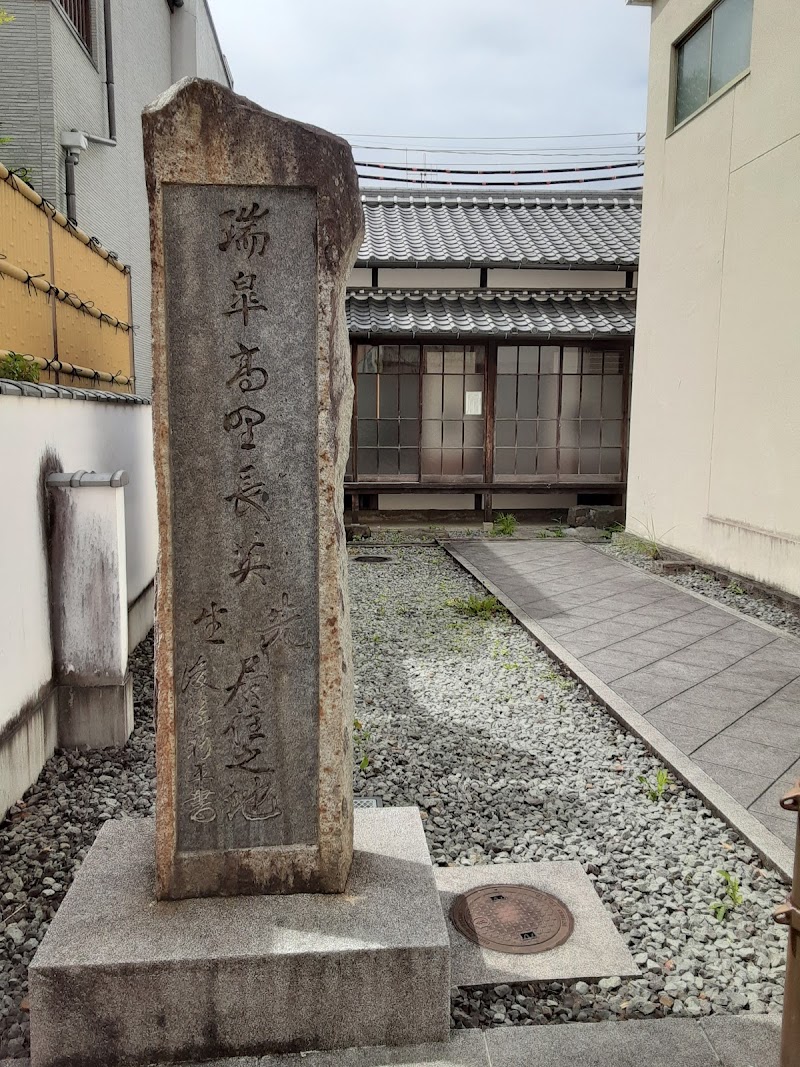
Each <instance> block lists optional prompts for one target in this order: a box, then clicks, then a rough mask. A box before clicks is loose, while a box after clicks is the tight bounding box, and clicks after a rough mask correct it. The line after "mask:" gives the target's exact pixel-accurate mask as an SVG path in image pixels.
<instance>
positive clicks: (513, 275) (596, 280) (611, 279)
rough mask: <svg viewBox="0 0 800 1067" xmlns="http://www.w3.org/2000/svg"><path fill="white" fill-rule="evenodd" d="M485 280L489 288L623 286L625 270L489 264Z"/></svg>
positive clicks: (610, 287) (595, 287) (590, 287)
mask: <svg viewBox="0 0 800 1067" xmlns="http://www.w3.org/2000/svg"><path fill="white" fill-rule="evenodd" d="M487 284H488V287H489V288H490V289H624V288H625V271H624V270H621V271H614V270H580V269H578V268H577V267H576V268H575V269H573V270H545V269H541V270H540V269H538V268H537V269H535V270H534V269H528V268H527V267H521V268H520V269H519V270H509V269H508V268H503V267H493V268H491V269H490V270H489V271H488V278H487Z"/></svg>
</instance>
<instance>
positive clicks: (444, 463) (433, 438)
mask: <svg viewBox="0 0 800 1067" xmlns="http://www.w3.org/2000/svg"><path fill="white" fill-rule="evenodd" d="M484 367H485V357H484V349H483V347H481V346H477V347H473V346H471V345H466V346H465V345H425V348H424V353H423V373H422V438H421V442H420V444H421V450H420V452H421V457H422V477H423V478H433V479H436V478H473V479H477V480H480V479H482V478H483V473H484V472H483V462H484V436H485V432H486V429H485V428H486V422H485V412H484V403H483V394H484Z"/></svg>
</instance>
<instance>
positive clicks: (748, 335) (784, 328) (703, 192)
mask: <svg viewBox="0 0 800 1067" xmlns="http://www.w3.org/2000/svg"><path fill="white" fill-rule="evenodd" d="M707 8H708V3H707V0H655V2H654V3H653V8H652V32H651V49H650V84H649V101H648V114H647V160H646V167H645V187H644V213H643V223H642V252H641V264H640V276H639V297H638V310H637V328H636V347H635V357H634V374H633V398H632V404H631V437H630V460H629V478H628V527H629V529H631V530H639V531H641V529H642V527H643V526H645V527H648V528H649V529H650V530H651V531H652V532H653V534H654V536H655V537H656V538H657V539H658V540H659V541H661V542H662V543H664V544H667V545H671V546H673V547H675V548H677V549H680V550H682V551H684V552H687V553H689V554H691V555H694V556H697V557H700V558H702V559H704V560H706V561H708V562H710V563H714V564H716V565H718V566H722V567H725V568H728V569H730V570H733V571H736V572H738V573H741V574H745V575H748V576H750V577H753V578H756V579H759V580H761V581H764V582H767V583H769V584H771V585H775V586H778V587H780V588H783V589H787V590H789V591H791V592H793V593H796V594H800V328H799V327H798V311H797V307H798V295H797V294H798V291H800V259H798V255H799V253H798V249H799V248H800V209H799V208H798V193H797V185H798V179H800V91H798V85H800V4H798V2H797V0H755V3H754V17H753V38H752V50H751V67H750V73H749V75H747V76H746V77H744V78H742V79H741V80H739V81H738V82H737V83H736V84H735V85H734V86H733V87H732V88H730V89H729V90H728V91H727V92H724V93H722V94H721V95H720V96H719V97H718V98H717V99H715V100H714V101H713V102H711V103H710V104H708V105H707V106H706V107H705V108H704V109H702V110H701V111H700V112H698V113H697V114H696V115H695V116H693V117H692V118H691V119H690V120H688V121H687V122H686V123H685V124H684V125H683V126H682V127H681V128H679V129H677V130H675V131H674V132H670V119H671V115H670V97H671V93H670V88H671V77H672V73H671V57H672V45H673V43H674V41H675V40H676V39H677V38H679V37H680V36H681V35H682V34H683V33H684V32H685V31H686V30H687V29H688V28H689V27H690V26H691V24H692V23H693V22H694V21H695V20H696V19H697V17H698V16H699V15H701V14H703V12H704V11H705V10H706V9H707Z"/></svg>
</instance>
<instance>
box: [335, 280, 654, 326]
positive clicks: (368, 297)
mask: <svg viewBox="0 0 800 1067" xmlns="http://www.w3.org/2000/svg"><path fill="white" fill-rule="evenodd" d="M635 317H636V298H635V294H634V293H633V292H631V291H628V290H625V291H613V290H612V291H605V292H594V293H581V292H571V293H561V292H558V293H556V292H516V291H515V292H496V291H493V290H490V289H482V290H480V291H477V290H473V291H465V292H447V293H444V292H438V291H431V292H386V291H384V290H381V289H371V290H351V291H350V292H348V294H347V323H348V328H349V331H350V334H351V336H353V337H370V336H375V335H381V334H385V335H392V334H398V335H405V336H412V335H419V334H422V335H435V334H441V335H464V334H486V335H487V336H492V337H596V336H601V337H609V338H620V337H632V336H633V330H634V321H635Z"/></svg>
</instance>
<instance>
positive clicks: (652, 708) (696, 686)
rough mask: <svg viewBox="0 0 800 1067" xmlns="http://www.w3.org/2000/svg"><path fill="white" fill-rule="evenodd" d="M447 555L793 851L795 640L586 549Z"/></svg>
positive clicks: (798, 692)
mask: <svg viewBox="0 0 800 1067" xmlns="http://www.w3.org/2000/svg"><path fill="white" fill-rule="evenodd" d="M454 547H457V550H458V554H459V555H460V556H462V557H463V558H464V559H465V560H466V561H467V562H468V563H470V564H471V565H472V567H473V568H474V569H475V570H476V571H477V572H480V574H482V575H484V576H485V577H486V578H487V579H488V580H489V581H490V582H491V583H492V584H493V585H495V586H496V587H497V588H498V589H499V590H501V591H502V593H503V594H504V595H505V596H506V597H508V598H509V599H510V600H512V601H514V603H516V604H518V605H519V606H520V607H521V608H522V609H523V610H524V611H525V612H527V614H528V615H529V616H530V617H531V618H532V619H533V620H534V621H535V622H536V623H538V625H539V626H540V627H541V628H542V629H544V630H545V631H546V632H547V633H548V634H550V635H551V637H553V638H554V639H555V640H556V641H558V642H559V644H561V645H562V646H563V647H564V648H565V649H567V651H568V652H570V653H572V655H573V656H575V657H576V658H577V659H578V660H580V662H581V663H582V664H583V665H584V666H585V667H587V668H588V669H589V670H590V671H591V672H592V673H593V674H594V675H595V676H596V677H597V678H600V679H601V680H602V681H603V682H605V683H606V684H607V685H608V686H609V687H610V688H611V689H612V690H613V691H614V692H615V693H616V694H618V695H619V696H621V697H622V698H623V699H624V700H626V701H627V702H628V703H629V704H630V705H631V706H632V707H633V708H634V709H635V710H636V711H638V712H639V713H640V714H642V715H644V716H645V717H646V718H647V720H648V722H649V723H650V724H651V725H652V726H654V727H656V728H657V729H658V730H659V731H661V733H662V734H664V735H665V736H666V737H667V738H669V740H670V741H672V742H673V744H674V745H676V746H677V747H678V748H679V749H680V750H681V751H682V752H684V753H686V754H687V755H690V756H691V758H692V760H693V761H694V762H695V763H696V764H697V765H698V766H699V767H701V768H702V769H703V770H704V771H705V772H706V773H707V774H708V775H710V777H711V778H713V779H714V781H715V782H716V783H717V784H718V785H720V786H721V787H722V788H723V789H725V790H727V792H728V793H729V794H730V795H731V796H733V797H734V798H735V799H736V800H738V801H739V803H740V804H742V805H743V806H744V807H746V808H748V809H749V810H750V812H751V813H752V814H753V815H755V816H756V817H757V818H758V819H759V820H760V822H761V823H763V824H764V825H765V826H766V827H767V828H768V829H769V830H771V831H772V832H773V833H774V834H775V835H776V836H777V837H779V838H780V839H781V840H782V841H784V842H785V843H786V844H787V845H788V846H789V847H790V848H791V847H793V846H794V836H795V828H796V823H797V817H796V816H795V815H792V814H790V813H789V812H785V811H783V810H782V809H781V808H780V807H779V806H778V799H779V797H780V796H781V795H782V794H783V793H784V792H785V791H786V790H787V789H789V788H790V787H791V786H792V785H794V783H795V782H796V781H797V779H798V778H799V777H800V641H798V640H797V639H796V638H794V637H791V636H787V637H782V636H780V634H779V633H778V632H777V631H775V630H774V629H771V628H768V627H765V626H762V625H761V624H759V623H757V622H753V621H750V620H748V619H747V618H746V617H745V616H743V615H739V614H738V613H736V612H732V611H729V610H727V609H726V608H723V607H717V606H715V605H714V603H713V602H711V601H709V600H706V599H703V598H702V597H699V596H694V595H693V594H691V593H688V592H685V591H683V590H682V589H680V588H679V587H678V586H676V585H675V584H674V583H671V582H668V581H666V580H664V579H659V578H655V577H653V576H652V575H650V574H647V573H646V572H645V571H642V570H639V569H638V568H636V567H634V566H631V565H629V564H626V563H621V562H619V561H618V560H615V559H614V558H612V557H611V556H608V555H606V554H605V553H604V552H602V551H601V550H599V549H596V548H592V547H591V546H588V545H583V544H578V543H575V542H571V541H567V540H564V541H555V540H537V541H507V542H499V541H473V542H464V541H462V542H459V543H458V545H457V546H454Z"/></svg>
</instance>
